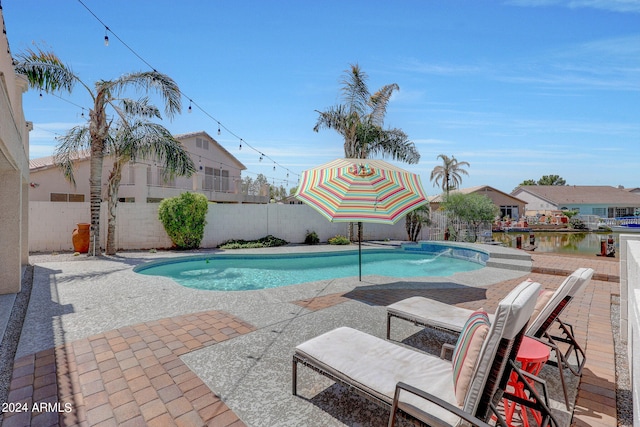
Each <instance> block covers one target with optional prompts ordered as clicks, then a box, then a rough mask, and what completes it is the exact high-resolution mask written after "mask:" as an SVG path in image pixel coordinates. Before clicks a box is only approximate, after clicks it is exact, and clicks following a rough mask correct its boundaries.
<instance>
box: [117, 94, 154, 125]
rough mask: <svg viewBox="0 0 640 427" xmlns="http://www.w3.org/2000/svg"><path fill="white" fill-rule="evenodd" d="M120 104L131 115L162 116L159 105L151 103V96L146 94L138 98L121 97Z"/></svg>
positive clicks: (125, 112) (124, 111)
mask: <svg viewBox="0 0 640 427" xmlns="http://www.w3.org/2000/svg"><path fill="white" fill-rule="evenodd" d="M120 106H121V108H122V112H123V113H124V114H125V115H126V116H129V117H130V116H140V117H147V118H158V119H161V118H162V115H161V114H160V110H159V109H158V107H156V106H155V105H153V104H151V103H150V101H149V98H148V97H146V96H145V97H142V98H140V99H138V100H135V99H130V98H124V99H121V100H120Z"/></svg>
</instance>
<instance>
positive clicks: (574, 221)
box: [569, 218, 587, 230]
mask: <svg viewBox="0 0 640 427" xmlns="http://www.w3.org/2000/svg"><path fill="white" fill-rule="evenodd" d="M569 228H573V229H574V230H586V229H587V225H586V224H585V223H584V222H583V221H582V220H581V219H580V218H571V219H570V220H569Z"/></svg>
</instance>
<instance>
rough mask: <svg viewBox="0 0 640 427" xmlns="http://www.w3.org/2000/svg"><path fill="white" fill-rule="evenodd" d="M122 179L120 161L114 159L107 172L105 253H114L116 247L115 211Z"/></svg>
mask: <svg viewBox="0 0 640 427" xmlns="http://www.w3.org/2000/svg"><path fill="white" fill-rule="evenodd" d="M121 179H122V162H121V161H118V160H116V161H115V162H114V163H113V169H112V170H111V174H109V186H108V195H107V206H108V209H107V210H108V213H109V216H108V218H107V249H106V254H107V255H115V254H116V251H117V248H116V212H117V209H118V188H119V187H120V180H121Z"/></svg>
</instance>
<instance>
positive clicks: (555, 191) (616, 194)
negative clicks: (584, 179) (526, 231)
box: [513, 185, 640, 206]
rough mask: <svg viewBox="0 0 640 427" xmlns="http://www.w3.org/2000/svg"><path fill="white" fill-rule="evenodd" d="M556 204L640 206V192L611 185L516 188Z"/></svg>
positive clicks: (529, 186) (515, 191)
mask: <svg viewBox="0 0 640 427" xmlns="http://www.w3.org/2000/svg"><path fill="white" fill-rule="evenodd" d="M521 191H524V192H527V193H530V194H533V195H534V196H537V197H540V198H542V199H545V200H548V201H550V202H553V203H554V204H557V205H561V204H618V205H629V206H640V194H636V193H632V192H630V191H627V190H625V189H621V188H616V187H612V186H609V185H525V186H520V187H518V188H516V189H515V190H514V191H513V193H514V194H515V195H516V196H517V195H518V194H519V192H521Z"/></svg>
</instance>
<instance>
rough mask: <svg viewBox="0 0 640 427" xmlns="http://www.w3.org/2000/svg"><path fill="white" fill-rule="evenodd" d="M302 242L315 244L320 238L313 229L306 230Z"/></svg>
mask: <svg viewBox="0 0 640 427" xmlns="http://www.w3.org/2000/svg"><path fill="white" fill-rule="evenodd" d="M304 242H305V243H306V244H307V245H317V244H318V243H320V238H319V237H318V234H317V233H316V232H315V231H309V230H307V235H306V236H305V238H304Z"/></svg>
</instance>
